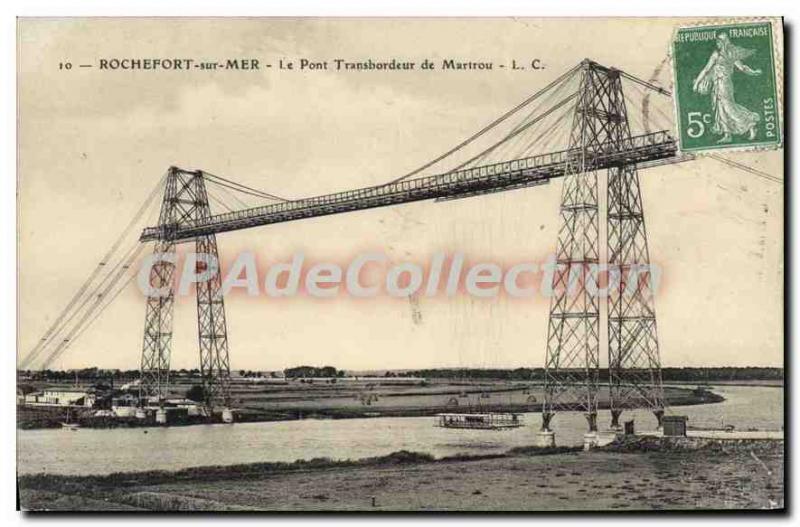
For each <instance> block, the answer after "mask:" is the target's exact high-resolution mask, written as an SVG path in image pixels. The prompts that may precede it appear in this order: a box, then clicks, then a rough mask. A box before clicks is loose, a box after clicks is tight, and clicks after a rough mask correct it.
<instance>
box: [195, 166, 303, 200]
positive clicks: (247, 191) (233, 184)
mask: <svg viewBox="0 0 800 527" xmlns="http://www.w3.org/2000/svg"><path fill="white" fill-rule="evenodd" d="M201 172H202V173H203V175H205V176H207V177H210V178H212V182H213V183H216V184H217V185H221V186H224V187H228V188H230V189H232V190H236V191H238V192H242V193H244V194H252V195H253V196H258V197H261V198H267V199H273V200H277V201H291V200H289V199H286V198H282V197H280V196H276V195H275V194H270V193H269V192H264V191H262V190H258V189H255V188H252V187H248V186H246V185H242V184H241V183H237V182H236V181H231V180H230V179H225V178H224V177H221V176H217V175H215V174H212V173H211V172H206V171H205V170H202V171H201ZM213 179H216V180H218V181H213ZM222 182H224V183H227V185H225V184H223V183H222ZM237 187H238V188H237Z"/></svg>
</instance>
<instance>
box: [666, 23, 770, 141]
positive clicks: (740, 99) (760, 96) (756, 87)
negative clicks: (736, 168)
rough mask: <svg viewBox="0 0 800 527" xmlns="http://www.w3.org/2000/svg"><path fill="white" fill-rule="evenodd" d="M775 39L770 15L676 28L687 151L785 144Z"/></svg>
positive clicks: (681, 128) (678, 98)
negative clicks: (766, 18) (762, 19)
mask: <svg viewBox="0 0 800 527" xmlns="http://www.w3.org/2000/svg"><path fill="white" fill-rule="evenodd" d="M773 42H774V40H773V27H772V24H771V23H770V22H766V21H765V22H752V23H738V24H730V25H711V26H702V27H688V28H680V29H678V30H677V31H676V32H675V37H674V39H673V42H672V57H673V61H672V65H673V74H674V81H675V87H674V92H675V94H674V98H675V99H674V100H675V114H676V122H677V126H678V141H679V143H680V149H681V150H682V151H684V152H693V151H694V152H696V151H702V150H716V149H720V148H739V149H742V148H751V147H752V148H769V147H773V148H777V147H779V146H780V145H781V142H782V140H781V138H782V134H781V118H780V117H781V115H780V114H781V106H780V100H779V99H778V88H779V87H778V83H777V75H776V74H775V72H776V67H775V60H776V59H775V54H774V49H773Z"/></svg>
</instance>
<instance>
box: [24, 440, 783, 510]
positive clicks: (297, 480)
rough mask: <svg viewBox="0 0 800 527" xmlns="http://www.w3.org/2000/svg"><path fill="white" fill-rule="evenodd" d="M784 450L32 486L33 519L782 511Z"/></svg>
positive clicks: (248, 468) (561, 456)
mask: <svg viewBox="0 0 800 527" xmlns="http://www.w3.org/2000/svg"><path fill="white" fill-rule="evenodd" d="M783 476H784V461H783V442H782V441H708V440H700V441H697V440H688V439H683V440H677V441H676V440H670V439H655V438H644V439H639V440H636V441H633V442H630V441H629V442H627V443H622V444H616V445H611V446H609V447H606V448H603V449H598V450H593V451H590V452H583V451H577V450H574V449H563V448H562V449H553V450H539V449H534V448H521V449H515V450H512V451H509V452H508V453H507V454H504V455H494V456H486V457H474V458H463V457H461V458H450V459H441V460H435V459H433V458H432V457H431V456H428V455H425V454H415V453H409V452H399V453H395V454H392V455H389V456H385V457H382V458H371V459H366V460H359V461H341V462H337V461H329V460H325V459H319V460H312V461H299V462H295V463H261V464H254V465H239V466H233V467H206V468H197V469H186V470H182V471H177V472H148V473H129V474H112V475H110V476H103V477H70V476H46V475H39V476H25V477H21V478H20V479H19V489H20V490H19V497H20V502H21V504H22V506H23V508H25V509H28V510H270V511H312V510H325V511H434V510H453V511H481V510H498V511H556V510H609V511H616V510H655V509H690V510H697V509H767V508H780V507H782V506H783V499H784V498H783V492H784V487H783Z"/></svg>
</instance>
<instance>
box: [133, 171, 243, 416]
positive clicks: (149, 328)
mask: <svg viewBox="0 0 800 527" xmlns="http://www.w3.org/2000/svg"><path fill="white" fill-rule="evenodd" d="M210 216H211V210H210V206H209V202H208V194H207V192H206V187H205V182H204V179H203V172H202V171H199V170H198V171H187V170H182V169H179V168H176V167H170V169H169V173H168V174H167V181H166V186H165V191H164V199H163V201H162V204H161V211H160V214H159V227H160V232H161V235H160V236H159V238H158V239H157V240H156V243H155V244H154V248H153V264H152V267H151V269H150V277H149V279H150V282H149V285H150V288H151V291H150V292H149V293H150V294H149V295H148V296H147V307H146V312H145V322H144V340H143V345H142V361H141V384H140V399H141V400H142V401H146V400H151V401H153V400H154V401H155V402H157V403H158V404H160V403H162V402H163V401H164V399H166V397H167V395H168V390H169V372H170V354H171V349H172V321H173V312H174V307H175V306H174V304H175V284H174V282H175V265H176V253H175V246H176V241H175V239H174V237H173V236H172V234H173V231H174V230H175V229H178V228H180V227H182V226H186V225H190V224H196V223H198V222H202V221H206V220H208V218H209V217H210ZM184 241H185V240H184ZM194 241H195V255H196V257H195V265H196V269H195V271H196V273H197V274H198V275H202V273H203V272H207V275H208V276H209V278H208V279H207V280H202V279H201V280H199V281H198V282H197V283H196V296H197V331H198V334H197V336H198V343H199V349H200V376H201V378H202V383H203V384H202V385H203V388H204V395H205V403H206V406H207V407H208V408H209V410H210V409H212V408H213V407H214V406H222V407H223V408H228V407H229V406H230V362H229V356H228V333H227V325H226V321H225V303H224V299H223V296H222V285H221V278H220V274H221V273H220V272H219V254H218V251H217V240H216V235H214V234H206V235H201V236H197V237H195V238H194Z"/></svg>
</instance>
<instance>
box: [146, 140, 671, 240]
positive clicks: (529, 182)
mask: <svg viewBox="0 0 800 527" xmlns="http://www.w3.org/2000/svg"><path fill="white" fill-rule="evenodd" d="M676 153H677V147H676V144H675V140H674V139H673V138H672V137H670V135H669V134H668V133H667V132H666V131H659V132H652V133H649V134H644V135H639V136H635V137H632V138H631V139H629V140H627V141H625V143H624V144H623V147H622V148H614V149H611V148H610V147H609V149H604V148H601V149H600V152H599V153H594V154H592V156H591V159H589V160H587V161H588V162H589V163H592V164H593V166H595V167H596V168H597V169H598V170H601V169H605V168H609V167H612V166H616V165H621V164H630V163H645V162H652V161H657V160H663V159H668V158H672V157H674V156H675V155H676ZM579 155H580V151H578V150H562V151H559V152H553V153H549V154H543V155H538V156H533V157H526V158H523V159H516V160H513V161H506V162H502V163H495V164H491V165H485V166H480V167H475V168H468V169H463V170H458V171H453V172H448V173H445V174H438V175H433V176H426V177H420V178H415V179H407V180H404V181H398V182H396V183H391V184H387V185H379V186H374V187H366V188H360V189H355V190H347V191H344V192H336V193H333V194H325V195H322V196H316V197H313V198H305V199H299V200H294V201H285V202H281V203H276V204H272V205H266V206H262V207H255V208H251V209H244V210H240V211H234V212H229V213H225V214H217V215H214V216H211V217H209V218H207V219H206V220H203V221H186V222H183V223H181V224H176V225H159V226H155V227H148V228H146V229H144V231H143V232H142V234H141V236H140V240H141V241H143V242H146V241H153V240H157V239H161V238H164V239H171V240H176V241H181V240H189V239H192V238H194V237H196V236H202V235H207V234H217V233H221V232H228V231H235V230H240V229H247V228H251V227H257V226H261V225H268V224H272V223H283V222H287V221H294V220H299V219H303V218H313V217H316V216H326V215H329V214H338V213H342V212H351V211H356V210H364V209H370V208H375V207H385V206H389V205H396V204H400V203H410V202H413V201H422V200H428V199H453V198H459V197H466V196H472V195H477V194H484V193H489V192H499V191H504V190H512V189H515V188H522V187H527V186H533V185H539V184H542V183H546V182H547V181H549V180H550V179H552V178H556V177H561V176H563V175H564V173H565V170H566V166H567V162H568V161H570V160H577V159H578V156H579Z"/></svg>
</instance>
